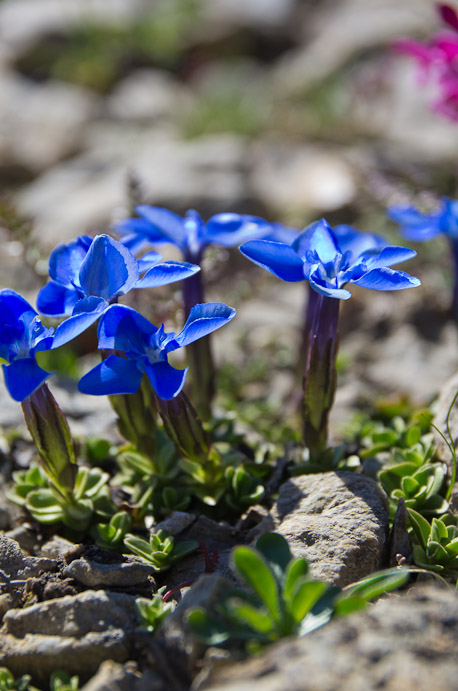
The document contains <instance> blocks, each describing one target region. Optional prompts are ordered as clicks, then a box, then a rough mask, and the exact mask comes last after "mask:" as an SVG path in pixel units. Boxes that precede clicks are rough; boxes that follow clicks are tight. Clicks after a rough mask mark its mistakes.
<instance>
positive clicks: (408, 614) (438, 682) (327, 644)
mask: <svg viewBox="0 0 458 691" xmlns="http://www.w3.org/2000/svg"><path fill="white" fill-rule="evenodd" d="M457 645H458V598H457V595H456V593H455V592H454V591H453V589H451V588H450V589H444V588H442V589H441V588H439V587H437V586H423V587H416V588H413V589H412V590H410V591H409V592H408V593H407V594H406V595H399V594H394V595H391V596H390V597H388V598H386V599H383V600H380V601H379V602H377V603H376V604H375V605H373V606H371V607H369V608H368V609H367V610H366V611H364V612H357V613H355V614H352V615H351V616H349V617H344V618H340V619H333V620H332V621H331V622H330V624H328V625H327V626H324V627H323V628H321V629H318V630H317V631H314V632H313V633H311V634H309V635H308V636H306V637H305V638H301V639H296V640H288V641H284V642H280V643H276V644H275V645H273V646H272V647H270V648H268V649H267V650H266V651H265V653H263V655H262V656H260V657H253V658H251V659H249V660H247V661H246V662H242V663H239V664H234V662H233V661H231V662H230V663H229V664H225V665H224V664H223V665H220V666H219V667H216V668H215V673H214V674H213V675H211V677H210V680H209V681H207V682H206V683H203V684H198V683H195V684H194V686H193V690H194V691H198V690H199V691H201V690H202V691H203V689H207V690H208V691H283V690H284V689H288V691H350V690H351V691H366V690H367V689H381V688H383V689H384V691H399V690H400V689H403V691H411V690H412V691H413V689H415V691H431V689H434V691H450V690H451V689H454V688H455V687H456V675H457V672H458V665H457V661H456V648H457Z"/></svg>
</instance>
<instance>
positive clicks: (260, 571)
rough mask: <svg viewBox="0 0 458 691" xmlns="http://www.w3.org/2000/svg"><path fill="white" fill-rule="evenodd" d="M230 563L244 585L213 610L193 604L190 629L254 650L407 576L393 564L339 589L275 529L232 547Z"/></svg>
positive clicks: (359, 603)
mask: <svg viewBox="0 0 458 691" xmlns="http://www.w3.org/2000/svg"><path fill="white" fill-rule="evenodd" d="M232 562H233V568H234V570H235V571H236V573H237V575H238V577H239V578H240V580H242V581H243V583H244V584H245V586H246V587H247V589H248V590H247V591H242V590H239V589H235V588H228V592H227V594H226V596H225V597H224V598H223V599H222V601H221V602H220V603H219V604H218V605H217V606H216V607H215V609H214V611H211V612H210V611H206V610H205V609H203V608H195V609H193V610H192V611H190V612H189V615H188V622H189V626H190V627H191V630H192V631H193V633H194V634H195V635H196V636H197V637H198V638H200V639H201V640H203V641H204V642H205V643H206V644H208V645H227V646H231V645H234V644H240V643H242V644H243V643H244V644H245V645H248V647H249V648H251V649H256V648H259V646H262V645H264V644H267V643H271V642H273V641H276V640H278V639H279V638H282V637H284V636H290V635H299V636H304V635H305V634H307V633H310V632H311V631H313V630H314V629H316V628H318V627H319V626H322V625H323V624H326V623H327V622H328V621H329V620H330V619H331V617H333V616H337V615H344V614H349V613H350V612H352V611H355V610H358V609H361V608H362V607H364V606H365V604H366V602H367V601H368V600H370V599H373V598H374V597H377V596H378V595H380V594H382V593H385V592H387V591H388V590H391V589H393V588H397V587H399V586H400V585H402V584H403V583H405V581H406V578H407V572H406V571H401V570H399V569H392V570H389V571H386V572H380V573H378V574H373V575H372V576H371V577H369V578H366V579H364V580H363V581H361V582H360V583H357V584H355V585H354V586H353V587H352V588H350V589H348V590H346V591H343V590H342V589H341V588H339V587H337V586H333V585H329V584H327V583H324V582H322V581H318V580H316V579H314V578H312V577H311V575H310V573H309V569H308V564H307V562H306V560H305V559H304V558H302V557H299V558H296V559H293V558H292V555H291V552H290V550H289V546H288V543H287V542H286V540H285V539H284V538H283V537H282V536H281V535H278V534H276V533H267V534H266V535H263V536H262V537H260V538H259V540H258V541H257V543H256V549H251V548H250V547H237V548H236V549H235V550H234V552H233V555H232Z"/></svg>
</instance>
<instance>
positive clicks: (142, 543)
mask: <svg viewBox="0 0 458 691" xmlns="http://www.w3.org/2000/svg"><path fill="white" fill-rule="evenodd" d="M124 544H125V546H126V547H127V549H129V550H130V551H131V552H133V553H134V554H136V555H137V556H139V557H141V558H142V559H144V560H145V561H146V562H148V563H149V564H151V563H152V553H153V550H152V549H151V545H150V544H149V542H147V541H146V540H143V538H141V537H137V536H136V535H132V534H130V533H129V534H127V535H126V536H125V538H124Z"/></svg>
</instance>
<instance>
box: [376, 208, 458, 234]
mask: <svg viewBox="0 0 458 691" xmlns="http://www.w3.org/2000/svg"><path fill="white" fill-rule="evenodd" d="M388 216H389V218H391V219H392V220H393V221H395V222H396V223H398V224H399V225H400V226H401V232H402V234H403V236H404V237H405V238H407V240H414V241H415V242H422V241H424V240H431V239H432V238H435V237H436V236H437V235H442V234H443V235H447V236H448V237H449V238H450V240H452V241H453V240H455V241H457V242H458V201H452V200H451V199H447V197H444V198H443V199H442V200H441V203H440V206H439V208H438V209H437V210H436V211H433V212H431V213H429V214H426V213H422V212H421V211H419V210H418V209H416V208H415V207H414V206H392V207H391V208H389V209H388Z"/></svg>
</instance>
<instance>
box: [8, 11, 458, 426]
mask: <svg viewBox="0 0 458 691" xmlns="http://www.w3.org/2000/svg"><path fill="white" fill-rule="evenodd" d="M438 27H439V18H438V16H437V12H436V11H435V5H434V3H433V2H431V0H403V2H402V3H400V2H399V0H371V1H370V2H368V1H367V0H339V1H337V0H0V240H1V242H2V252H1V253H0V287H8V288H14V289H16V290H20V291H21V293H23V294H24V295H26V296H27V297H28V298H30V299H32V298H33V296H34V295H35V294H36V291H37V289H38V288H39V287H40V286H41V285H42V283H43V282H44V281H45V279H46V273H47V261H48V255H49V251H50V250H51V249H52V248H53V247H54V246H55V245H56V244H57V243H58V242H64V241H68V240H70V239H71V238H73V237H75V236H76V235H79V234H83V233H89V234H95V233H97V232H109V231H110V228H111V227H112V225H113V223H115V222H116V221H119V220H121V219H123V218H125V217H126V216H128V215H131V214H132V213H133V211H134V207H135V204H136V203H150V204H154V205H159V206H165V207H167V208H170V209H172V210H173V211H176V212H178V213H183V212H184V211H185V210H186V209H188V208H195V209H197V210H198V211H199V212H200V213H201V214H202V216H204V218H206V217H208V216H210V215H211V214H214V213H217V212H221V211H236V212H243V213H251V214H257V215H260V216H263V217H266V218H268V219H270V220H272V221H280V222H283V223H285V224H288V225H290V226H294V227H297V228H303V227H305V226H306V225H307V224H308V223H309V222H311V221H313V220H316V219H317V218H320V217H321V216H324V217H325V218H326V219H327V220H328V221H329V222H330V223H331V224H332V225H333V224H335V223H352V224H354V225H356V226H357V227H358V228H359V229H361V230H370V231H373V232H380V233H382V234H384V235H388V236H389V237H390V238H391V239H392V241H393V243H395V244H399V243H400V239H399V237H398V236H397V234H396V229H395V227H394V225H393V224H391V223H390V222H388V221H387V219H386V215H385V209H386V207H387V206H388V205H390V204H402V203H410V202H414V203H417V202H418V203H422V204H425V205H426V206H428V205H429V206H434V204H435V203H436V201H437V200H438V198H439V197H440V196H442V195H449V196H451V197H453V196H456V194H457V178H458V166H457V158H458V126H457V125H456V124H454V123H451V122H449V121H447V120H446V119H444V118H443V117H441V116H440V115H438V114H436V113H434V112H432V111H431V109H430V107H429V104H430V102H431V99H432V96H433V94H432V92H431V88H425V87H421V88H420V87H419V83H418V70H417V67H416V65H414V64H413V62H412V61H411V60H409V59H407V58H405V57H402V56H400V55H398V54H396V53H395V52H394V51H393V50H392V48H391V45H392V42H393V41H394V40H395V39H397V38H399V37H400V36H411V37H417V38H424V37H426V36H427V35H428V33H430V32H431V31H433V30H435V29H436V28H438ZM442 240H443V239H442V238H441V239H438V240H437V241H435V242H433V243H429V244H428V246H422V247H421V248H420V250H419V252H420V251H421V256H420V258H419V260H418V261H417V263H416V264H415V263H414V262H411V263H409V266H408V267H405V268H406V270H408V271H410V272H411V273H414V274H415V273H416V274H417V275H419V276H420V277H421V278H422V281H423V287H422V288H421V289H418V291H417V290H414V291H405V293H403V294H402V295H386V294H374V293H372V294H370V295H368V292H369V291H366V292H365V293H363V291H361V292H358V291H355V296H354V299H352V300H351V301H350V302H349V304H348V305H345V306H344V307H345V310H344V318H343V319H342V336H343V340H342V343H343V345H342V351H341V369H342V373H343V375H342V376H343V379H342V382H343V384H345V377H344V373H345V369H346V366H349V365H350V364H351V370H352V377H351V378H350V379H349V380H348V382H347V384H348V386H347V388H345V386H343V387H342V390H341V393H339V396H340V397H341V399H342V405H343V407H345V406H346V405H347V403H349V402H354V401H355V400H359V401H361V400H365V399H364V396H371V395H373V394H374V392H379V391H382V392H388V393H389V392H390V391H392V390H399V389H400V390H401V391H404V392H405V393H406V395H410V396H413V397H417V398H418V399H420V400H422V401H424V400H427V399H428V398H429V397H431V396H432V395H433V393H434V392H435V391H436V390H437V387H438V385H439V384H440V383H441V381H443V380H445V379H446V378H447V376H449V375H450V373H451V372H452V371H453V370H454V369H455V367H456V354H455V353H456V352H458V350H457V346H458V340H457V338H456V328H455V327H454V325H452V324H449V323H447V321H446V320H444V319H442V317H441V316H440V311H441V310H443V308H444V305H445V304H446V302H447V300H448V297H447V295H448V292H447V291H448V287H449V285H450V283H451V280H452V278H451V271H450V272H449V270H448V264H447V260H448V254H447V252H448V250H447V246H446V243H445V242H442ZM401 244H402V243H401ZM416 249H417V250H418V249H419V248H418V245H417V246H416ZM229 257H230V258H231V262H230V264H229V262H228V261H226V260H227V259H228V258H229ZM207 262H208V266H207V267H206V269H207V275H208V277H209V281H210V289H209V293H208V298H207V299H209V300H210V299H220V300H224V301H225V302H228V303H229V304H233V305H234V306H235V307H237V309H238V311H239V319H238V320H237V323H238V324H239V331H238V332H237V335H236V336H234V334H235V333H236V331H235V330H234V331H233V332H232V335H231V336H229V335H221V336H218V340H220V341H221V343H222V345H223V346H224V347H225V349H226V350H225V352H226V353H227V357H228V358H229V357H231V358H235V359H233V362H237V356H238V357H239V359H240V357H241V353H242V352H243V358H244V362H245V364H246V361H247V358H248V360H249V363H248V365H247V367H248V370H247V372H245V373H244V375H243V377H244V379H243V377H241V376H240V372H241V370H240V368H239V369H237V367H239V365H237V366H235V365H234V367H236V370H235V372H232V374H231V370H230V367H229V369H228V370H227V372H226V374H225V375H224V376H226V375H227V377H228V379H227V382H226V384H227V386H226V388H227V389H228V390H230V389H231V387H232V389H234V387H235V386H236V382H235V379H236V377H237V375H239V380H240V379H243V382H244V383H243V387H244V391H243V392H242V391H241V390H240V391H239V390H238V392H237V395H239V394H240V396H242V394H243V396H244V397H245V398H246V397H247V396H248V397H250V396H251V397H252V398H253V400H257V401H259V400H261V399H263V400H271V399H272V396H273V399H272V401H273V402H272V405H273V406H277V407H278V403H279V401H281V400H282V396H284V395H286V392H287V391H289V390H290V386H291V373H292V372H293V369H294V364H293V363H294V361H295V357H296V354H297V352H296V350H295V348H293V347H292V346H291V344H292V342H293V339H295V338H296V336H297V330H298V328H299V326H300V321H301V314H302V309H303V303H304V301H305V293H304V286H301V285H291V284H280V282H279V281H276V280H275V279H274V278H273V277H270V276H267V274H265V273H264V274H263V273H262V272H261V270H259V271H258V270H257V269H256V268H255V267H252V266H251V265H250V266H248V265H247V262H246V260H244V259H243V258H242V257H241V256H239V255H238V254H237V251H236V250H234V251H233V252H232V251H229V252H228V251H223V252H215V253H210V254H209V255H208V258H207ZM403 268H404V267H403ZM221 276H223V277H224V276H225V277H226V281H225V282H224V281H223V282H221ZM420 290H421V291H422V292H421V295H420V294H419V293H420ZM350 303H351V304H350ZM420 306H421V308H422V309H423V311H422V312H421V311H420ZM163 311H164V313H165V312H166V310H165V309H164V310H163ZM160 312H161V310H160V309H159V313H160ZM438 313H439V317H438V316H437V314H438ZM248 325H249V328H248ZM356 331H357V335H356V334H355V332H356ZM227 333H228V334H229V327H228V329H227ZM250 339H251V340H250ZM368 339H369V342H370V344H371V348H370V353H368V349H367V343H368ZM418 339H420V340H418ZM421 339H423V340H421ZM417 342H418V343H420V345H415V344H416V343H417ZM269 349H270V350H269ZM438 349H439V350H438ZM261 352H262V353H264V355H265V357H264V355H262V356H261V354H260V353H261ZM250 358H251V360H250ZM263 358H264V359H263ZM273 363H277V364H278V363H279V369H278V367H277V369H276V373H275V374H273V373H272V370H271V369H270V368H271V365H272V366H273ZM377 363H378V364H377ZM387 363H389V364H390V365H391V367H389V366H387ZM249 368H251V369H249ZM256 368H258V370H259V371H258V370H256ZM419 369H421V372H422V376H421V377H419V376H418V372H419ZM253 370H254V371H255V374H254V375H253ZM355 372H356V375H355ZM250 373H251V374H250ZM269 373H270V374H269ZM269 376H270V380H269V389H268V391H267V394H266V389H265V386H266V380H268V379H269ZM231 377H232V379H231ZM250 377H251V379H250ZM356 379H358V384H357V385H358V386H359V387H360V389H358V390H357V391H355V390H354V387H355V383H354V382H355V381H356ZM260 381H261V382H263V383H261V384H260V383H259V382H260ZM238 386H239V389H240V387H242V384H240V381H239V384H238ZM250 387H251V388H250ZM361 387H362V389H361ZM273 392H274V393H273ZM345 396H346V398H345ZM231 405H232V404H231ZM269 405H270V404H269ZM336 410H337V412H336V415H338V410H339V407H338V406H337V408H336ZM256 411H257V412H256ZM256 411H255V413H256V414H259V411H258V410H257V409H256ZM253 414H254V413H253Z"/></svg>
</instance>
